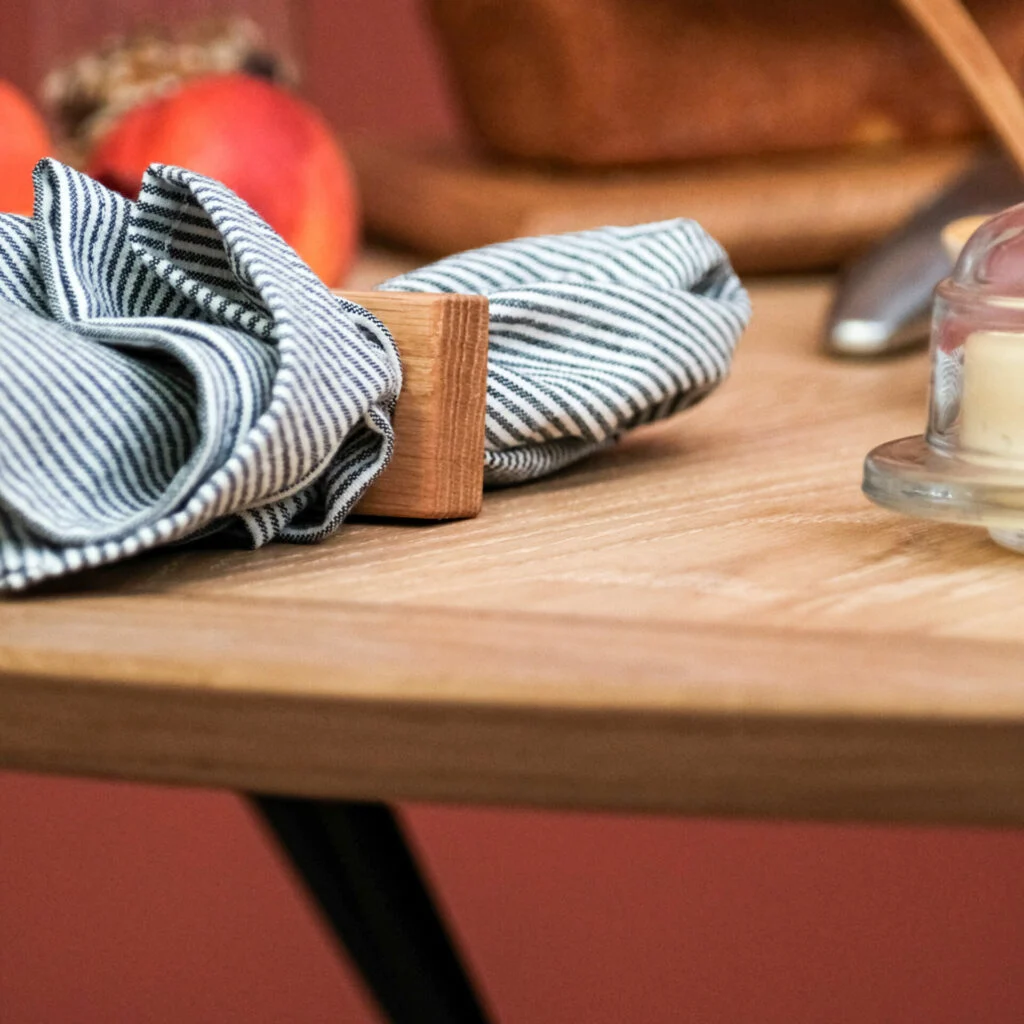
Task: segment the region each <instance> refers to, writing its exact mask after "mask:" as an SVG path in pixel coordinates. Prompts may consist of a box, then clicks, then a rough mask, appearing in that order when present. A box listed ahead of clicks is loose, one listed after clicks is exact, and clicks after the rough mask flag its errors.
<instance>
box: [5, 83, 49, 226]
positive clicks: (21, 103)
mask: <svg viewBox="0 0 1024 1024" xmlns="http://www.w3.org/2000/svg"><path fill="white" fill-rule="evenodd" d="M51 148H52V147H51V144H50V133H49V132H48V131H47V130H46V125H45V124H44V123H43V119H42V118H41V117H40V116H39V114H38V113H37V112H36V109H35V107H33V106H32V104H31V103H29V101H28V100H27V99H26V98H25V97H24V96H23V95H22V94H21V93H20V92H18V90H17V89H15V88H14V86H13V85H10V84H9V83H8V82H3V81H0V213H21V214H25V215H26V216H29V215H31V213H32V168H33V167H35V165H36V162H37V161H38V160H40V159H41V158H42V157H44V156H46V155H47V154H48V153H49V152H50V150H51Z"/></svg>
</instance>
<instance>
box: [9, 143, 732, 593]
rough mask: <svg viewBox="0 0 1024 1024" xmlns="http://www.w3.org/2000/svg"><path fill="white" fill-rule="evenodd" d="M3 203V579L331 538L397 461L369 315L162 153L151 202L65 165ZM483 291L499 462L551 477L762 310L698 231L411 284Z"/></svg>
mask: <svg viewBox="0 0 1024 1024" xmlns="http://www.w3.org/2000/svg"><path fill="white" fill-rule="evenodd" d="M35 189H36V202H35V213H34V216H33V217H32V218H31V219H29V218H23V217H17V216H14V215H0V589H18V588H22V587H25V586H28V585H30V584H32V583H35V582H38V581H40V580H43V579H46V578H49V577H54V576H60V575H63V574H66V573H69V572H74V571H76V570H79V569H83V568H86V567H89V566H96V565H100V564H104V563H108V562H113V561H117V560H119V559H122V558H126V557H129V556H131V555H134V554H136V553H138V552H141V551H143V550H146V549H148V548H152V547H155V546H157V545H161V544H168V543H173V542H180V541H183V540H185V539H190V540H191V539H194V538H197V537H200V536H206V535H208V534H211V533H214V532H216V533H217V534H218V540H221V539H223V540H225V541H234V542H241V543H243V544H247V545H249V546H252V547H258V546H260V545H262V544H264V543H266V542H267V541H270V540H274V539H280V540H286V541H293V542H313V541H317V540H320V539H322V538H324V537H326V536H328V535H329V534H331V533H333V532H334V531H335V530H336V529H337V528H338V527H339V526H340V525H341V523H342V521H343V520H344V518H345V516H346V515H347V514H348V512H349V511H350V510H351V509H352V507H353V505H354V504H355V503H356V502H357V501H358V499H359V498H360V497H361V495H362V494H363V493H364V491H365V490H366V488H367V487H368V486H369V485H370V484H371V483H372V482H373V480H374V479H375V478H376V477H377V476H378V475H379V473H380V472H381V471H382V470H383V468H384V467H385V466H386V465H387V462H388V459H389V458H390V455H391V452H392V449H393V444H394V437H393V432H392V426H391V417H392V412H393V409H394V403H395V400H396V398H397V396H398V392H399V389H400V387H401V367H400V363H399V359H398V353H397V351H396V349H395V345H394V342H393V340H392V338H391V336H390V334H389V333H388V331H387V329H386V328H385V327H384V325H383V324H382V323H380V321H379V320H377V319H376V318H375V317H373V316H372V315H371V314H370V313H369V312H368V311H367V310H365V309H363V308H362V307H360V306H356V305H354V304H352V303H349V302H346V301H344V300H342V299H339V298H338V297H336V296H334V295H332V294H331V292H330V291H329V290H328V289H327V288H325V287H324V285H323V284H322V283H321V282H320V281H319V280H318V279H317V278H316V276H315V275H314V274H313V273H312V272H311V271H310V270H309V269H308V268H307V267H306V266H305V265H304V264H303V263H302V262H301V260H300V259H299V258H298V257H297V256H296V255H295V253H294V252H293V251H292V250H291V249H290V248H289V247H288V246H287V245H286V244H285V243H284V242H283V241H282V240H281V239H280V238H279V237H278V236H277V235H276V234H275V233H274V232H273V231H272V230H271V229H270V228H269V227H268V226H267V225H266V224H265V223H264V222H263V221H262V220H261V219H260V218H259V217H258V216H257V215H256V214H255V213H254V212H253V211H252V210H251V209H250V208H249V207H248V206H247V205H246V204H245V203H244V202H242V201H241V200H240V199H239V198H238V197H237V196H235V195H234V194H233V193H232V192H231V191H230V190H228V189H227V188H225V187H224V186H223V185H221V184H219V183H218V182H215V181H212V180H210V179H208V178H204V177H202V176H201V175H198V174H195V173H193V172H191V171H186V170H183V169H181V168H176V167H168V166H162V165H154V166H153V167H151V168H150V170H149V171H148V172H147V174H146V176H145V179H144V181H143V185H142V190H141V193H140V196H139V199H138V201H137V202H135V203H132V202H128V201H127V200H125V199H123V198H121V197H119V196H117V195H115V194H114V193H112V192H110V191H108V190H107V189H105V188H104V187H102V186H101V185H99V184H97V183H96V182H94V181H92V180H91V179H89V178H87V177H85V176H83V175H81V174H79V173H77V172H75V171H73V170H71V169H70V168H68V167H65V166H63V165H62V164H60V163H58V162H56V161H54V160H45V161H43V162H42V163H40V165H39V166H38V167H37V168H36V171H35ZM382 287H384V288H388V289H391V290H411V291H460V292H475V293H482V294H485V295H488V297H489V299H490V305H491V351H490V359H489V377H488V410H487V455H486V474H487V480H488V482H489V483H490V484H508V483H516V482H520V481H524V480H528V479H531V478H534V477H537V476H541V475H543V474H545V473H549V472H551V471H553V470H555V469H558V468H559V467H561V466H564V465H566V464H568V463H570V462H572V461H574V460H575V459H578V458H581V457H582V456H584V455H586V454H588V453H589V452H592V451H594V450H595V449H597V448H600V447H602V446H604V445H606V444H608V443H610V442H611V441H613V440H614V439H615V438H616V437H617V436H619V435H620V434H622V433H623V432H624V431H625V430H628V429H630V428H632V427H635V426H637V425H639V424H641V423H646V422H650V421H652V420H655V419H658V418H660V417H663V416H666V415H669V414H670V413H672V412H675V411H678V410H679V409H682V408H685V407H686V406H688V405H692V404H693V403H694V402H695V401H697V400H699V399H700V398H702V397H703V396H704V395H706V394H707V393H708V392H709V390H710V389H711V388H713V387H714V386H715V384H717V383H718V382H719V381H720V380H722V378H723V377H724V376H725V374H726V373H727V371H728V366H729V361H730V357H731V354H732V350H733V347H734V345H735V343H736V340H737V338H738V337H739V335H740V333H741V332H742V330H743V327H744V326H745V324H746V322H747V319H748V317H749V305H748V302H747V297H746V295H745V293H744V292H743V289H742V288H741V286H740V284H739V282H738V280H737V279H736V277H735V275H734V274H733V272H732V270H731V269H730V267H729V264H728V260H727V259H726V257H725V254H724V253H723V251H722V250H721V248H720V247H719V246H718V245H717V244H716V243H715V242H714V241H712V240H711V239H710V238H709V237H708V236H707V235H706V234H705V233H704V232H703V231H702V230H701V229H700V228H699V227H697V226H696V225H695V224H693V223H692V222H688V221H669V222H665V223H663V224H654V225H645V226H643V227H639V228H628V229H622V228H607V229H604V230H601V231H592V232H585V233H582V234H578V235H562V236H552V237H548V238H538V239H524V240H520V241H517V242H509V243H504V244H502V245H497V246H491V247H488V248H486V249H481V250H476V251H474V252H469V253H464V254H462V255H460V256H455V257H452V258H450V259H446V260H442V261H441V262H439V263H437V264H434V265H433V266H431V267H427V268H424V269H423V270H420V271H417V272H416V273H413V274H409V275H405V276H402V277H399V278H395V279H393V280H391V281H389V282H387V283H386V284H385V285H383V286H382Z"/></svg>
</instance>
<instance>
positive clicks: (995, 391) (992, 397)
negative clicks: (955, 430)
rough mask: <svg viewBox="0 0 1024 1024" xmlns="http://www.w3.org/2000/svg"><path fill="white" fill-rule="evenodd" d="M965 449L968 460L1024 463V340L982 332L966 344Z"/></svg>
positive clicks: (962, 400)
mask: <svg viewBox="0 0 1024 1024" xmlns="http://www.w3.org/2000/svg"><path fill="white" fill-rule="evenodd" d="M960 443H961V445H962V446H963V447H964V449H966V451H965V452H964V454H965V455H968V456H971V455H973V456H979V455H980V456H995V457H997V458H1005V459H1021V460H1024V334H1019V333H1017V332H1013V331H976V332H975V333H974V334H971V335H970V336H969V337H968V338H967V341H966V342H965V343H964V369H963V392H962V394H961V397H960Z"/></svg>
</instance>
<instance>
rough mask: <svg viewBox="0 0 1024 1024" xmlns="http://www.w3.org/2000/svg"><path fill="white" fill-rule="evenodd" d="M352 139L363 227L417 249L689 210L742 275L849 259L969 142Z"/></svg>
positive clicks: (932, 186)
mask: <svg viewBox="0 0 1024 1024" xmlns="http://www.w3.org/2000/svg"><path fill="white" fill-rule="evenodd" d="M348 149H349V153H350V156H351V159H352V163H353V166H354V168H355V171H356V175H357V177H358V180H359V189H360V194H361V196H362V201H363V206H364V213H365V217H366V225H367V228H368V229H369V230H370V232H372V233H374V234H376V235H378V236H380V237H381V238H383V239H386V240H389V241H392V242H398V243H401V244H403V245H407V246H410V247H412V248H414V249H416V250H418V251H421V252H426V253H433V254H446V253H451V252H458V251H460V250H462V249H471V248H474V247H476V246H480V245H488V244H490V243H491V242H498V241H502V240H504V239H507V238H515V237H519V236H523V235H542V234H548V233H552V232H560V231H579V230H583V229H585V228H593V227H600V226H603V225H605V224H636V223H641V222H643V221H655V220H665V219H668V218H671V217H692V218H694V219H695V220H698V221H700V223H701V224H703V225H704V227H705V228H707V230H708V231H710V232H711V234H712V235H714V236H715V237H716V238H717V239H718V240H719V241H720V242H721V243H722V244H723V245H724V246H725V248H726V249H727V250H728V252H729V254H730V256H731V257H732V260H733V263H734V265H735V266H736V268H737V269H738V270H740V271H746V272H749V271H777V270H786V271H789V270H803V269H808V268H819V267H831V266H836V265H838V264H840V263H842V262H844V261H845V260H847V259H848V258H850V257H851V256H853V255H855V254H856V253H858V252H860V251H862V250H863V249H864V248H865V247H867V246H868V245H869V244H870V243H871V242H873V241H875V240H876V239H878V238H880V237H881V236H883V235H885V234H886V233H887V232H889V231H891V230H892V229H894V228H895V227H897V226H898V225H899V224H901V223H902V222H903V221H904V220H905V219H906V218H907V216H909V214H910V213H912V212H913V210H915V209H916V208H917V207H918V206H920V205H921V204H922V203H924V202H925V201H927V200H928V199H929V198H931V197H932V196H933V195H934V194H935V192H936V191H937V190H938V189H940V188H941V187H942V185H943V184H944V183H946V182H947V181H949V180H950V179H951V178H952V177H953V176H954V175H956V174H957V173H959V172H960V171H961V170H963V169H964V168H965V167H966V166H967V164H968V162H969V160H970V159H971V155H972V153H973V152H974V150H972V149H971V148H970V147H966V146H963V145H956V146H943V147H937V148H931V149H919V150H914V151H898V150H897V151H891V150H879V151H876V152H865V153H859V154H854V153H833V154H830V155H812V156H806V155H803V156H793V157H785V158H783V157H773V158H761V159H743V160H733V161H723V162H718V163H709V164H693V165H688V166H680V167H676V168H672V167H664V168H656V169H651V170H648V171H644V172H626V171H621V172H604V173H592V174H584V173H580V172H567V171H556V170H551V171H548V172H544V171H541V170H535V169H529V168H526V167H524V166H520V165H515V164H498V163H488V162H486V161H485V160H484V159H483V158H481V157H474V156H470V155H467V154H465V153H462V152H459V151H456V150H455V149H453V148H444V147H434V148H425V147H415V146H410V145H408V144H405V145H403V144H399V143H381V142H375V141H372V140H368V139H365V138H352V139H350V140H348Z"/></svg>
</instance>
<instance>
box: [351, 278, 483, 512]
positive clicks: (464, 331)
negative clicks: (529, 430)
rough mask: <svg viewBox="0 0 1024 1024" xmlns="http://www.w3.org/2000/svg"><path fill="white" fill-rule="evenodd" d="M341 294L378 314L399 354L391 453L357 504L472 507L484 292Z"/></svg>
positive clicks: (479, 443) (477, 495)
mask: <svg viewBox="0 0 1024 1024" xmlns="http://www.w3.org/2000/svg"><path fill="white" fill-rule="evenodd" d="M343 294H344V295H345V296H346V297H347V298H349V299H351V300H352V301H353V302H358V303H359V304H360V305H361V306H364V307H365V308H366V309H368V310H370V312H371V313H373V314H374V315H375V316H377V317H379V318H380V319H381V320H382V321H383V322H384V324H385V326H386V327H388V329H389V330H390V331H391V334H392V336H393V337H394V339H395V344H396V345H397V346H398V351H399V354H400V356H401V358H402V393H401V395H400V396H399V399H398V404H397V406H396V407H395V453H394V455H393V456H392V459H391V463H390V465H389V466H388V468H387V469H386V470H385V471H384V472H383V473H382V474H381V476H380V479H379V480H377V482H376V483H375V484H374V485H373V486H372V487H371V488H370V489H369V490H368V491H367V492H366V495H365V496H364V497H363V499H362V501H360V503H359V504H358V505H357V506H356V511H357V512H358V513H360V514H362V515H369V516H398V517H402V518H413V519H462V518H466V517H468V516H475V515H477V513H478V512H479V511H480V508H481V506H482V504H483V495H484V413H485V406H486V401H487V333H488V327H489V321H488V315H487V299H485V298H484V297H483V296H480V295H421V294H416V293H403V292H351V291H350V292H344V293H343Z"/></svg>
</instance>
